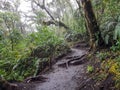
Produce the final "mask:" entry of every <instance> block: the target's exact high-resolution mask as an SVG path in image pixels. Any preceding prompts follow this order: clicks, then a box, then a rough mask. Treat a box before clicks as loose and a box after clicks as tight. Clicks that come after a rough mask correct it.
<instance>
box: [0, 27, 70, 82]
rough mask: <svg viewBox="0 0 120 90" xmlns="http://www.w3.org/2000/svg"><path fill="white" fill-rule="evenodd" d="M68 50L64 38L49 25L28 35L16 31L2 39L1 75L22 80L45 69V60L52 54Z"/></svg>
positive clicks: (0, 42)
mask: <svg viewBox="0 0 120 90" xmlns="http://www.w3.org/2000/svg"><path fill="white" fill-rule="evenodd" d="M9 37H10V38H9ZM11 39H12V40H13V41H14V42H11ZM12 45H14V47H12ZM12 48H13V49H12ZM68 50H69V48H68V45H67V44H66V43H65V41H64V39H63V38H61V37H58V36H57V35H56V34H55V33H54V32H53V31H52V30H50V29H49V28H47V27H43V28H42V29H41V30H39V31H38V32H33V33H32V34H30V35H28V36H27V37H23V36H22V35H21V34H20V33H18V32H16V31H14V32H13V33H11V34H9V36H8V38H7V37H6V38H5V39H1V41H0V75H1V76H2V77H4V78H5V79H7V80H19V81H21V80H23V79H24V78H26V77H28V76H32V75H35V73H36V72H37V70H38V69H39V68H40V69H41V67H42V69H44V68H43V62H45V63H46V62H48V60H49V58H50V57H51V56H52V57H53V55H54V56H59V55H61V54H63V53H65V52H67V51H68ZM33 53H34V54H33ZM32 54H33V55H32ZM53 58H54V57H53ZM39 65H41V66H39ZM47 65H48V64H47Z"/></svg>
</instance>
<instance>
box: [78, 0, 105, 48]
mask: <svg viewBox="0 0 120 90" xmlns="http://www.w3.org/2000/svg"><path fill="white" fill-rule="evenodd" d="M80 4H81V7H82V8H83V12H84V18H85V22H86V26H87V30H88V32H89V36H90V47H91V49H96V48H99V47H101V46H103V44H104V40H103V38H102V36H101V33H100V29H99V25H98V23H97V20H96V17H95V14H94V12H93V8H92V4H91V1H90V0H80Z"/></svg>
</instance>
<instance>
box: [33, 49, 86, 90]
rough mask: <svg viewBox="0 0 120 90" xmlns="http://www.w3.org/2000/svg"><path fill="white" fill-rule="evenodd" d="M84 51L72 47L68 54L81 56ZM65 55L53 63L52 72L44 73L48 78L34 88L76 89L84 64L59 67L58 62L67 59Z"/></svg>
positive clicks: (36, 89) (39, 89)
mask: <svg viewBox="0 0 120 90" xmlns="http://www.w3.org/2000/svg"><path fill="white" fill-rule="evenodd" d="M84 53H85V51H84V50H80V49H72V53H71V54H70V55H69V56H70V57H75V56H82V55H83V54H84ZM66 57H68V56H66ZM66 57H64V58H63V59H61V60H59V61H58V62H57V63H56V64H55V65H53V71H52V72H50V73H46V74H44V76H45V77H47V78H48V79H47V80H46V82H43V83H41V84H40V85H37V87H36V88H35V89H34V90H77V87H78V86H79V85H78V83H79V82H80V81H79V80H80V79H81V78H83V77H81V76H82V73H84V67H83V66H84V65H77V66H69V67H68V68H62V67H59V66H58V65H59V63H61V62H65V61H66V60H67V59H65V58H66Z"/></svg>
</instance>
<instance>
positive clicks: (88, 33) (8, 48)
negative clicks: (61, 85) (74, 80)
mask: <svg viewBox="0 0 120 90" xmlns="http://www.w3.org/2000/svg"><path fill="white" fill-rule="evenodd" d="M119 7H120V1H119V0H26V1H24V0H0V90H5V89H6V90H10V89H11V90H17V89H16V88H17V84H15V83H20V82H23V81H26V80H27V81H29V79H30V80H33V81H34V80H39V81H42V80H43V81H44V80H45V79H46V78H45V77H42V76H41V75H42V74H43V73H45V72H48V71H50V70H52V66H53V65H54V64H55V63H56V62H57V61H58V60H59V59H61V58H63V57H65V56H66V55H67V56H68V55H69V53H71V52H72V49H73V47H74V48H77V49H80V50H83V49H84V50H85V51H86V53H85V55H83V56H76V57H74V56H73V57H71V56H69V57H68V59H69V60H70V61H68V62H67V63H66V62H65V63H64V64H63V65H64V66H65V67H66V68H68V66H69V65H68V64H71V62H72V63H75V65H77V64H78V63H80V64H81V63H83V62H86V61H87V63H85V67H84V68H85V70H84V71H85V73H84V74H85V75H86V76H87V78H88V79H90V80H89V81H88V82H86V83H85V84H86V85H84V87H85V86H86V88H89V86H87V84H89V83H90V82H93V83H92V84H91V85H93V84H94V85H96V84H97V85H96V86H95V87H94V88H95V89H96V87H99V88H100V90H120V8H119ZM88 47H89V49H88ZM78 53H79V52H78ZM83 58H84V59H83ZM83 60H85V61H83ZM74 61H75V62H74ZM76 63H77V64H76ZM67 65H68V66H67ZM35 78H37V79H35ZM27 81H26V82H27ZM108 82H110V83H108ZM79 87H82V86H79ZM82 88H83V87H82ZM80 90H82V89H80ZM83 90H84V89H83ZM96 90H97V89H96Z"/></svg>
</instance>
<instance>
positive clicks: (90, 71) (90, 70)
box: [87, 65, 94, 73]
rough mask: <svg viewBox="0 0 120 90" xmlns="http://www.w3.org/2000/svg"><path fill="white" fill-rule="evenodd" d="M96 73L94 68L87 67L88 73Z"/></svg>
mask: <svg viewBox="0 0 120 90" xmlns="http://www.w3.org/2000/svg"><path fill="white" fill-rule="evenodd" d="M93 71H94V67H93V66H90V65H89V66H87V72H88V73H92V72H93Z"/></svg>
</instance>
